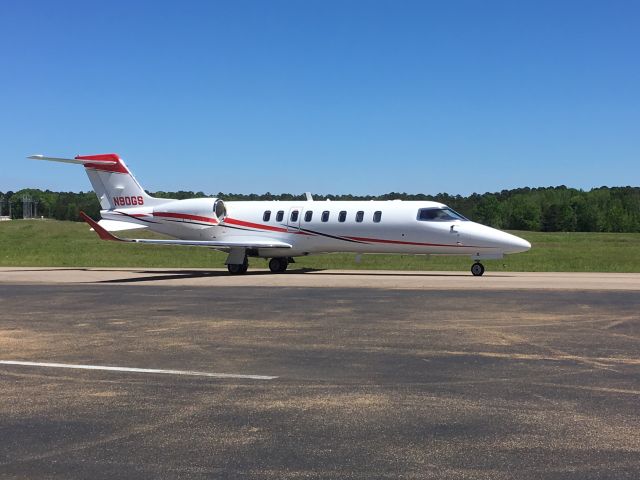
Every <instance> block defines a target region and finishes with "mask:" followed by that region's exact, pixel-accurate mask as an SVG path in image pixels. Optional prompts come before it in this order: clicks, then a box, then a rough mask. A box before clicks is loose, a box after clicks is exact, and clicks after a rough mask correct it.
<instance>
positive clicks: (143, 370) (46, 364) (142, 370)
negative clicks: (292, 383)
mask: <svg viewBox="0 0 640 480" xmlns="http://www.w3.org/2000/svg"><path fill="white" fill-rule="evenodd" d="M0 364H2V365H21V366H24V367H49V368H72V369H78V370H103V371H108V372H133V373H160V374H166V375H190V376H194V377H213V378H244V379H249V380H273V379H275V378H278V377H274V376H270V375H243V374H239V373H211V372H198V371H194V370H162V369H155V368H132V367H109V366H104V365H74V364H70V363H49V362H22V361H18V360H0Z"/></svg>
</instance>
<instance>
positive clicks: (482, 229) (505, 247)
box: [467, 223, 531, 254]
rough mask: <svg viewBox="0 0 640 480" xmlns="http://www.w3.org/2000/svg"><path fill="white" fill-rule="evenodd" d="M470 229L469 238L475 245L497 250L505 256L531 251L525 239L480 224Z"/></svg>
mask: <svg viewBox="0 0 640 480" xmlns="http://www.w3.org/2000/svg"><path fill="white" fill-rule="evenodd" d="M470 227H471V228H469V230H468V237H467V238H468V241H470V242H472V244H473V245H478V246H481V247H484V248H491V249H495V250H497V251H499V252H500V253H503V254H505V253H521V252H526V251H528V250H530V249H531V244H530V243H529V242H527V241H526V240H525V239H524V238H520V237H516V236H515V235H511V234H510V233H507V232H503V231H501V230H497V229H495V228H491V227H487V226H486V225H481V224H479V223H476V224H474V225H473V226H470Z"/></svg>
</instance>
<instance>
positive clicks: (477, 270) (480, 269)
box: [471, 262, 484, 277]
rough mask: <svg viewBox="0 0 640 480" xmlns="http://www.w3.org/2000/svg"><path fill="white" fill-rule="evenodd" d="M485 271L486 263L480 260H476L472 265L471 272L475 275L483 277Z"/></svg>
mask: <svg viewBox="0 0 640 480" xmlns="http://www.w3.org/2000/svg"><path fill="white" fill-rule="evenodd" d="M483 273H484V265H482V264H481V263H480V262H476V263H474V264H473V265H471V274H472V275H473V276H474V277H481V276H482V274H483Z"/></svg>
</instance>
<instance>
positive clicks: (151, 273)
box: [87, 268, 470, 283]
mask: <svg viewBox="0 0 640 480" xmlns="http://www.w3.org/2000/svg"><path fill="white" fill-rule="evenodd" d="M92 271H96V270H95V269H92ZM105 271H110V272H113V271H114V270H105ZM123 271H126V272H128V273H131V272H132V270H123ZM136 273H140V274H147V275H146V276H143V277H134V278H114V279H109V280H100V281H98V282H87V283H137V282H153V281H162V280H180V279H189V278H206V277H213V278H217V277H229V278H231V276H230V275H229V273H227V272H226V271H223V270H140V271H137V272H136ZM309 273H313V274H316V275H331V276H363V277H364V276H366V277H389V276H394V277H469V276H470V275H469V274H467V273H424V272H395V271H393V272H391V271H390V272H388V273H387V272H371V271H366V270H363V271H358V272H335V271H331V272H330V271H326V270H324V269H318V268H299V269H295V270H288V271H287V272H284V273H271V272H269V271H253V272H252V271H249V272H247V273H246V274H244V275H242V276H243V277H256V276H265V275H305V274H309Z"/></svg>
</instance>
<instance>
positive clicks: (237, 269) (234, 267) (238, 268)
mask: <svg viewBox="0 0 640 480" xmlns="http://www.w3.org/2000/svg"><path fill="white" fill-rule="evenodd" d="M227 270H229V273H230V274H231V275H240V274H241V273H242V264H240V263H230V264H228V265H227Z"/></svg>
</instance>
